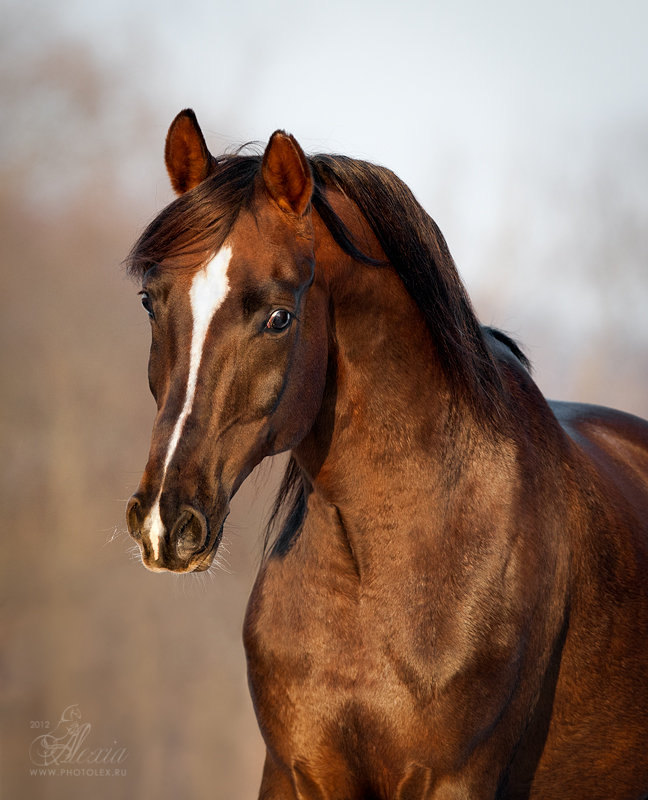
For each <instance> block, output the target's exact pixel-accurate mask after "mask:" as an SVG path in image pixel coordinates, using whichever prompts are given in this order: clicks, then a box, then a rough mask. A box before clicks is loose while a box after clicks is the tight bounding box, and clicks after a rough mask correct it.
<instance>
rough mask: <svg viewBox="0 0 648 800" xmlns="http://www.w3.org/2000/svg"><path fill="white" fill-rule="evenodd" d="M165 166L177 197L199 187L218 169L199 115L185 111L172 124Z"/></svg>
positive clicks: (165, 149) (188, 109)
mask: <svg viewBox="0 0 648 800" xmlns="http://www.w3.org/2000/svg"><path fill="white" fill-rule="evenodd" d="M164 162H165V164H166V168H167V172H168V173H169V178H171V186H173V189H174V191H175V192H176V193H177V194H184V193H185V192H188V191H189V189H193V188H194V186H198V184H199V183H201V182H202V181H204V180H205V178H207V177H208V176H209V175H210V174H211V172H212V170H213V168H214V165H215V163H216V159H215V158H214V156H212V154H211V153H210V152H209V150H208V149H207V145H206V144H205V137H204V136H203V134H202V131H201V130H200V126H199V125H198V120H197V119H196V115H195V114H194V112H193V111H192V110H191V109H190V108H186V109H185V110H184V111H181V112H180V113H179V114H178V116H177V117H176V118H175V119H174V120H173V122H172V123H171V127H170V128H169V132H168V133H167V138H166V145H165V147H164Z"/></svg>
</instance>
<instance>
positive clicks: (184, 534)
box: [126, 495, 220, 572]
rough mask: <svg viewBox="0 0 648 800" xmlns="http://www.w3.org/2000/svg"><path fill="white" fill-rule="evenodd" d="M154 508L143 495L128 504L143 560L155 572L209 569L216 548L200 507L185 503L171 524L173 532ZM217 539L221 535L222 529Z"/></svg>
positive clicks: (130, 527)
mask: <svg viewBox="0 0 648 800" xmlns="http://www.w3.org/2000/svg"><path fill="white" fill-rule="evenodd" d="M157 513H158V520H157V522H156V520H155V519H154V518H153V519H152V517H154V514H153V513H152V510H151V509H149V510H148V512H146V511H145V509H144V505H143V503H142V501H141V499H140V498H139V497H138V496H137V495H133V497H131V499H130V500H129V501H128V505H127V507H126V523H127V525H128V531H129V533H130V535H131V536H132V537H133V539H135V541H136V542H137V543H138V544H139V546H140V549H141V551H142V563H143V564H144V566H145V567H147V568H148V569H150V570H152V571H153V572H163V571H171V572H200V571H202V570H206V569H209V566H210V565H211V562H212V553H211V551H212V549H215V548H214V546H215V545H217V544H218V541H216V542H210V535H209V534H210V529H209V523H208V521H207V519H206V518H205V516H204V515H203V514H202V513H201V512H200V511H198V510H197V509H196V508H194V507H192V506H189V505H183V506H182V507H181V508H180V509H179V510H178V514H177V516H176V518H175V521H174V522H173V524H172V525H171V526H170V533H169V532H167V528H166V527H165V526H164V525H163V524H162V521H161V519H160V518H159V510H158V512H157ZM217 539H220V531H219V536H218V537H217Z"/></svg>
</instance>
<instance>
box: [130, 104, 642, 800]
mask: <svg viewBox="0 0 648 800" xmlns="http://www.w3.org/2000/svg"><path fill="white" fill-rule="evenodd" d="M165 158H166V166H167V169H168V172H169V175H170V178H171V183H172V185H173V188H174V190H175V191H176V193H177V194H178V197H177V198H176V200H175V201H174V202H172V203H171V204H170V205H169V206H168V207H167V208H166V209H165V210H164V211H162V212H161V213H160V215H159V216H158V217H157V218H156V219H155V220H154V221H153V222H152V223H151V225H150V226H149V227H148V228H147V229H146V230H145V231H144V233H143V234H142V236H141V237H140V239H139V241H138V242H137V243H136V245H135V246H134V248H133V250H132V252H131V254H130V256H129V260H128V267H129V270H130V273H131V274H132V275H133V276H135V277H136V278H137V279H138V280H139V282H140V284H141V295H142V304H143V306H144V308H145V309H146V311H147V313H148V315H149V317H150V318H151V329H152V344H151V353H150V362H149V382H150V388H151V391H152V393H153V395H154V398H155V400H156V403H157V416H156V418H155V422H154V427H153V434H152V441H151V448H150V455H149V458H148V463H147V465H146V469H145V471H144V475H143V477H142V480H141V483H140V485H139V488H138V490H137V492H136V493H135V494H134V495H133V497H132V498H131V500H130V501H129V504H128V508H127V521H128V528H129V531H130V533H131V534H132V536H133V537H134V538H135V539H136V541H137V542H138V543H139V546H140V548H141V555H142V560H143V563H144V565H145V566H146V567H147V568H148V569H149V570H152V571H154V572H159V571H163V570H171V571H173V572H191V571H200V570H205V569H208V568H209V566H210V564H211V563H212V559H213V558H214V554H215V552H216V550H217V548H218V546H219V542H220V540H221V536H222V531H223V524H224V521H225V518H226V517H227V514H228V508H229V503H230V500H231V498H232V496H233V495H234V493H235V492H236V490H237V489H238V488H239V486H240V485H241V483H242V482H243V480H244V479H245V478H246V476H247V475H249V473H250V472H251V471H252V469H253V468H254V467H255V465H257V464H258V463H259V462H260V461H261V460H262V459H263V458H265V457H266V456H271V455H273V454H277V453H282V452H286V451H290V460H289V464H288V468H287V472H286V475H285V478H284V481H283V484H282V486H281V489H280V491H279V495H278V498H277V501H276V504H275V508H274V513H273V520H272V522H273V526H274V527H273V530H272V533H271V535H270V536H269V537H268V538H267V541H266V548H265V551H264V557H263V559H262V563H261V566H260V571H259V574H258V577H257V579H256V582H255V585H254V588H253V591H252V595H251V598H250V601H249V605H248V609H247V613H246V619H245V624H244V641H245V648H246V655H247V660H248V675H249V685H250V690H251V695H252V699H253V703H254V707H255V711H256V715H257V718H258V722H259V726H260V729H261V733H262V735H263V738H264V741H265V744H266V748H267V754H266V761H265V766H264V771H263V777H262V783H261V789H260V795H259V796H260V798H263V800H276V799H278V798H282V799H283V798H309V799H312V800H315V798H318V799H319V800H324V799H326V800H334V799H335V800H359V799H360V798H365V799H366V800H378V799H380V800H388V799H389V800H391V799H392V798H393V800H397V799H398V800H405V798H409V799H410V800H411V799H413V798H435V800H439V798H444V800H447V799H449V798H453V799H457V798H471V800H478V799H479V798H542V799H543V800H547V799H548V798H556V799H557V798H560V800H564V799H565V798H578V799H580V798H587V799H588V800H595V799H596V798H600V800H611V798H614V799H615V800H631V799H632V800H638V798H646V797H648V423H646V422H644V421H642V420H640V419H638V418H636V417H634V416H631V415H629V414H625V413H622V412H619V411H612V410H609V409H605V408H600V407H594V406H589V405H581V404H572V403H550V402H547V401H546V400H545V399H544V397H543V396H542V394H541V393H540V391H539V390H538V388H537V387H536V385H535V383H534V382H533V380H532V378H531V377H530V373H529V368H528V362H527V361H526V359H525V357H524V355H523V353H522V352H521V350H520V349H519V347H518V346H517V345H516V344H515V343H514V342H513V341H512V340H511V339H510V338H509V337H508V336H506V335H505V334H503V333H500V332H499V331H497V330H493V329H490V328H484V327H481V326H480V324H479V322H478V321H477V318H476V316H475V313H474V311H473V309H472V306H471V303H470V301H469V299H468V296H467V294H466V291H465V289H464V287H463V285H462V283H461V281H460V279H459V276H458V273H457V270H456V267H455V265H454V262H453V260H452V257H451V255H450V253H449V251H448V248H447V245H446V243H445V241H444V238H443V236H442V234H441V232H440V231H439V229H438V228H437V226H436V224H435V223H434V222H433V221H432V219H431V218H430V217H429V216H428V215H427V214H426V213H425V211H424V210H423V209H422V208H421V206H420V205H419V204H418V202H417V201H416V200H415V198H414V196H413V195H412V193H411V192H410V190H409V189H408V188H407V187H406V186H405V185H404V184H403V182H402V181H400V180H399V179H398V178H397V177H396V176H395V175H394V174H393V173H392V172H390V171H389V170H387V169H384V168H381V167H378V166H375V165H372V164H369V163H366V162H364V161H360V160H355V159H352V158H348V157H344V156H334V155H317V156H312V157H306V155H305V154H304V152H303V151H302V149H301V147H300V146H299V144H298V143H297V141H296V140H295V139H294V138H293V137H292V136H290V135H288V134H286V133H285V132H283V131H276V132H275V133H274V134H273V135H272V137H271V138H270V141H269V143H268V144H267V147H266V148H265V150H264V152H263V155H256V154H248V155H245V154H241V153H238V154H235V155H227V156H221V157H214V156H213V155H211V154H210V152H209V150H208V148H207V145H206V143H205V139H204V136H203V134H202V132H201V130H200V127H199V125H198V122H197V120H196V117H195V115H194V113H193V112H192V111H191V110H185V111H182V112H181V113H180V114H179V115H178V116H177V117H176V119H175V120H174V121H173V123H172V125H171V127H170V130H169V133H168V136H167V140H166V152H165Z"/></svg>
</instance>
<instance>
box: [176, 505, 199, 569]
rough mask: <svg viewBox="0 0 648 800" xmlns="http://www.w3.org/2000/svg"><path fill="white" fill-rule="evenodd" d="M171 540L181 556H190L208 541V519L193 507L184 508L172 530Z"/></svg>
mask: <svg viewBox="0 0 648 800" xmlns="http://www.w3.org/2000/svg"><path fill="white" fill-rule="evenodd" d="M171 541H172V542H173V543H174V544H175V549H176V552H177V554H178V556H179V557H180V558H189V556H192V555H194V554H195V553H196V552H197V551H198V550H200V549H201V547H203V546H204V545H205V543H206V541H207V520H206V519H205V518H204V517H203V515H202V514H201V513H200V512H199V511H196V510H195V509H193V508H186V507H185V508H184V509H183V510H182V513H181V514H180V516H179V517H178V519H177V520H176V523H175V525H174V526H173V530H172V531H171Z"/></svg>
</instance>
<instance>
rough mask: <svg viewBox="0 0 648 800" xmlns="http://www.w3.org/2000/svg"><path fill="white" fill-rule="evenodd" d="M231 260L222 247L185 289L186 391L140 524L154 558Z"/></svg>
mask: <svg viewBox="0 0 648 800" xmlns="http://www.w3.org/2000/svg"><path fill="white" fill-rule="evenodd" d="M231 258H232V248H231V247H230V246H229V245H224V246H223V247H221V249H220V250H219V251H218V252H217V253H216V255H215V256H214V257H213V258H212V259H211V260H210V261H208V262H207V263H206V264H205V266H204V267H202V269H200V270H198V272H197V273H196V274H195V275H194V278H193V281H192V282H191V288H190V289H189V300H190V301H191V315H192V320H193V324H192V329H191V353H190V357H189V377H188V378H187V391H186V395H185V401H184V405H183V406H182V411H181V412H180V415H179V416H178V419H177V420H176V424H175V426H174V428H173V433H172V434H171V438H170V439H169V444H168V446H167V454H166V458H165V460H164V468H163V470H162V478H161V479H160V490H159V491H158V495H157V497H156V499H155V503H154V504H153V508H152V509H151V511H150V513H149V515H148V517H147V519H146V520H145V522H144V525H143V528H144V531H145V532H147V533H148V535H149V538H150V540H151V545H152V547H153V553H154V554H155V557H156V558H157V557H158V554H159V552H160V542H161V541H162V537H163V536H164V525H163V523H162V517H161V516H160V497H161V496H162V489H163V488H164V480H165V478H166V473H167V469H168V467H169V464H170V463H171V459H172V458H173V454H174V453H175V451H176V448H177V446H178V442H179V441H180V436H181V434H182V429H183V428H184V424H185V421H186V419H187V417H188V416H189V414H190V413H191V409H192V407H193V402H194V397H195V394H196V384H197V381H198V370H199V368H200V362H201V361H202V354H203V349H204V347H205V340H206V338H207V331H208V330H209V325H210V323H211V321H212V319H213V317H214V314H215V313H216V311H217V310H218V309H219V308H220V306H221V305H222V304H223V301H224V300H225V297H226V296H227V292H228V290H229V282H228V280H227V267H228V266H229V263H230V260H231Z"/></svg>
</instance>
